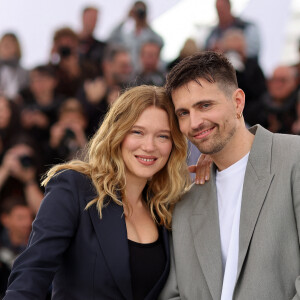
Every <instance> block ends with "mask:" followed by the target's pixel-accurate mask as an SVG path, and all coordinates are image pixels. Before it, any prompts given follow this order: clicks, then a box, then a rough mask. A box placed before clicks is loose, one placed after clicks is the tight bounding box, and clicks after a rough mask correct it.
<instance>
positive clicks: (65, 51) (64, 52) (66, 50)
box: [58, 46, 72, 58]
mask: <svg viewBox="0 0 300 300" xmlns="http://www.w3.org/2000/svg"><path fill="white" fill-rule="evenodd" d="M58 53H59V55H60V57H62V58H66V57H69V56H70V55H71V54H72V49H71V48H70V47H68V46H61V47H59V48H58Z"/></svg>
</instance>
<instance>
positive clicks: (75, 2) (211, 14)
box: [0, 0, 300, 75]
mask: <svg viewBox="0 0 300 300" xmlns="http://www.w3.org/2000/svg"><path fill="white" fill-rule="evenodd" d="M231 2H232V11H233V12H234V14H235V15H237V16H241V17H243V18H245V19H248V20H251V21H253V22H255V23H256V24H257V25H258V27H259V29H260V32H261V44H262V47H261V55H260V58H259V59H260V64H261V66H262V68H263V70H264V72H265V74H267V75H268V74H271V72H272V70H273V69H274V67H275V66H276V65H278V64H279V63H285V64H293V63H296V61H297V60H298V45H299V38H300V1H299V0H232V1H231ZM132 3H133V1H131V0H122V1H119V0H110V1H105V0H98V1H92V2H87V1H85V0H64V1H60V0H52V1H40V0H26V1H19V0H1V1H0V34H2V33H4V32H7V31H13V32H15V33H16V34H17V35H18V37H19V39H20V42H21V44H22V49H23V56H22V63H23V65H24V66H25V67H27V68H31V67H33V66H35V65H37V64H40V63H42V62H44V61H47V60H48V59H49V49H50V48H51V43H52V35H53V32H54V31H55V29H56V28H57V27H62V26H69V27H72V28H73V29H75V30H79V27H80V22H79V20H80V15H81V10H82V8H83V7H84V6H86V5H93V6H97V7H98V8H99V9H100V11H101V12H100V15H99V20H98V23H97V27H96V30H95V36H96V38H99V39H102V40H103V39H104V40H105V39H106V38H107V37H108V36H109V35H110V33H111V31H112V29H113V28H114V27H115V26H116V25H117V24H118V23H119V22H120V21H121V20H122V19H124V18H125V17H126V15H127V12H128V10H129V9H130V6H131V5H132ZM146 3H147V4H148V8H149V11H148V15H149V20H150V22H151V25H152V27H153V28H154V29H155V31H156V32H158V33H159V34H160V35H161V36H162V37H163V39H164V41H165V45H164V48H163V49H162V58H163V59H164V60H165V61H170V60H172V59H174V58H175V57H177V56H178V54H179V51H180V49H181V48H182V46H183V44H184V41H185V40H186V39H187V38H189V37H192V38H193V39H195V40H196V41H197V43H198V44H199V47H201V46H203V43H204V40H205V37H206V35H207V34H208V32H209V30H210V28H211V27H212V26H214V25H215V24H216V23H217V20H218V17H217V13H216V10H215V0H205V1H203V0H202V1H201V0H163V1H154V0H148V1H146Z"/></svg>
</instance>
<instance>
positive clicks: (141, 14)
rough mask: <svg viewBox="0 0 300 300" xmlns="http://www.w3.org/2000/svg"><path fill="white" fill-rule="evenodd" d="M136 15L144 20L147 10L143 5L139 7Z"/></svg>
mask: <svg viewBox="0 0 300 300" xmlns="http://www.w3.org/2000/svg"><path fill="white" fill-rule="evenodd" d="M135 15H136V17H137V18H138V19H140V20H143V19H145V17H146V10H145V9H144V8H143V7H138V8H136V10H135Z"/></svg>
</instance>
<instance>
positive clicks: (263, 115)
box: [249, 65, 298, 133]
mask: <svg viewBox="0 0 300 300" xmlns="http://www.w3.org/2000/svg"><path fill="white" fill-rule="evenodd" d="M297 98H298V87H297V70H296V69H295V68H294V67H292V66H285V65H282V66H278V67H276V68H275V69H274V71H273V74H272V76H271V78H269V80H268V90H267V91H266V92H265V93H264V94H262V95H261V97H260V98H258V101H256V103H255V105H253V106H252V108H251V110H250V113H251V114H250V117H249V121H251V122H252V124H256V123H259V124H261V125H262V126H264V127H265V128H267V129H268V130H270V131H272V132H279V133H292V126H293V123H294V121H295V120H296V119H297V113H296V105H297Z"/></svg>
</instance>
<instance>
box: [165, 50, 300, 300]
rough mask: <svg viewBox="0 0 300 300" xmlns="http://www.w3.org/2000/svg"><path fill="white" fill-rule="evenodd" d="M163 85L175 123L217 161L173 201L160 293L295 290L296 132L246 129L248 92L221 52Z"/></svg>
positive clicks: (281, 294) (195, 296) (299, 192)
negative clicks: (207, 175) (170, 255)
mask: <svg viewBox="0 0 300 300" xmlns="http://www.w3.org/2000/svg"><path fill="white" fill-rule="evenodd" d="M166 88H167V91H168V92H169V94H170V96H171V97H172V101H173V104H174V108H175V112H176V115H177V117H178V122H179V126H180V129H181V131H182V132H183V133H184V134H185V135H186V136H187V137H188V138H189V139H190V140H191V141H192V142H193V143H194V144H195V145H196V146H197V147H198V149H199V150H200V151H201V152H202V153H205V154H209V155H210V156H211V158H212V160H213V163H214V164H213V168H212V170H211V180H210V181H209V182H208V183H206V184H204V185H194V186H193V187H192V188H191V190H190V191H189V192H188V193H187V194H185V195H184V196H183V198H182V200H181V201H180V202H179V203H178V204H177V206H176V208H175V211H174V217H173V221H172V224H173V225H172V232H173V246H174V261H173V264H172V266H171V272H170V277H169V279H168V282H167V284H166V287H165V289H164V291H163V293H162V295H161V299H164V300H166V299H173V300H175V299H188V300H200V299H205V300H211V299H213V300H219V299H226V300H227V299H238V300H248V299H249V300H250V299H251V300H253V299H259V300H270V299H272V300H276V299H278V300H279V299H280V300H282V299H294V300H296V299H300V279H299V278H298V275H299V274H300V249H299V232H298V227H299V225H300V185H299V180H300V151H299V149H300V138H299V137H297V136H291V135H280V134H273V133H271V132H269V131H267V130H266V129H264V128H262V127H261V126H259V125H257V126H255V127H253V128H251V129H250V130H249V131H248V130H247V128H246V126H245V122H244V119H243V115H242V113H243V109H244V105H245V94H244V92H243V91H242V90H241V89H239V88H238V85H237V80H236V75H235V70H234V69H233V67H232V65H231V64H230V63H229V61H228V60H227V59H226V58H225V57H224V56H222V55H221V54H217V53H214V52H203V53H200V54H196V55H193V56H190V57H188V58H186V59H184V60H183V61H182V62H180V63H179V64H178V65H177V66H175V67H174V68H173V69H172V70H171V72H170V73H169V76H168V78H167V83H166ZM287 145H288V146H287ZM295 282H296V285H295ZM293 297H294V298H293Z"/></svg>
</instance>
